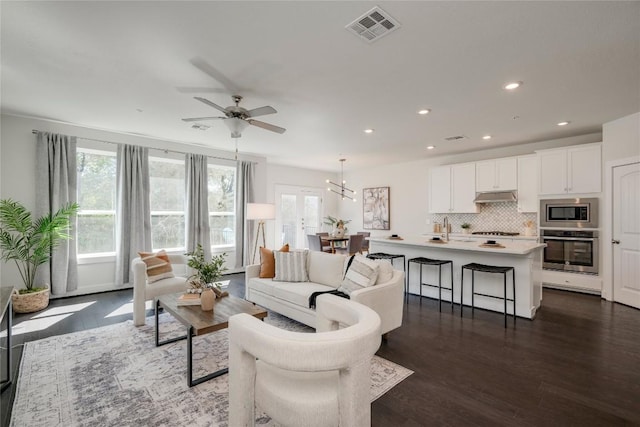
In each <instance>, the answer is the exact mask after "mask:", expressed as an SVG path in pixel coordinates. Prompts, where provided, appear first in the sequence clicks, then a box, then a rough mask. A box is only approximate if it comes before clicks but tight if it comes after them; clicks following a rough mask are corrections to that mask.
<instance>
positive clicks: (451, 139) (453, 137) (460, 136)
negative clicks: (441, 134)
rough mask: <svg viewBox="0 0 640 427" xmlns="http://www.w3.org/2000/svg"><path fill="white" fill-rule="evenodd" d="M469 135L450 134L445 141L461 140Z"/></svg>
mask: <svg viewBox="0 0 640 427" xmlns="http://www.w3.org/2000/svg"><path fill="white" fill-rule="evenodd" d="M466 138H467V137H466V136H464V135H456V136H450V137H448V138H445V141H459V140H461V139H466Z"/></svg>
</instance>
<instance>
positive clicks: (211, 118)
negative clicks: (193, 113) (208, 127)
mask: <svg viewBox="0 0 640 427" xmlns="http://www.w3.org/2000/svg"><path fill="white" fill-rule="evenodd" d="M217 119H226V117H190V118H188V119H182V121H183V122H200V121H203V120H217Z"/></svg>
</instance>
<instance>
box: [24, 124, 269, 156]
mask: <svg viewBox="0 0 640 427" xmlns="http://www.w3.org/2000/svg"><path fill="white" fill-rule="evenodd" d="M38 132H40V131H39V130H38V129H31V133H32V134H37V133H38ZM76 138H80V139H86V140H87V141H95V142H102V143H105V144H114V145H126V144H125V143H123V142H113V141H105V140H103V139H95V138H85V137H83V136H76ZM148 148H150V149H151V150H158V151H164V152H165V153H178V154H194V153H189V152H186V151H178V150H169V149H168V148H153V147H148ZM236 150H237V148H236ZM237 155H238V152H237V151H236V158H235V159H230V158H228V157H218V156H210V155H208V154H205V156H207V157H211V158H212V159H219V160H230V161H232V162H235V161H238V159H237ZM250 163H257V162H253V161H251V162H250Z"/></svg>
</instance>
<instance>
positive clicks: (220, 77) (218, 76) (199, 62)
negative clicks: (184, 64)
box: [190, 57, 241, 95]
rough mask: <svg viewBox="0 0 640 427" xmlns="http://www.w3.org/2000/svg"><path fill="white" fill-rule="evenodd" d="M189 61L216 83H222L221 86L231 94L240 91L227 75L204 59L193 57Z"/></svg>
mask: <svg viewBox="0 0 640 427" xmlns="http://www.w3.org/2000/svg"><path fill="white" fill-rule="evenodd" d="M190 62H191V63H192V64H193V65H194V66H195V67H196V68H198V69H199V70H200V71H202V72H203V73H205V74H207V75H209V76H211V77H212V78H213V79H214V80H216V81H217V82H218V83H220V84H222V86H224V87H225V88H226V89H227V90H228V91H229V93H231V94H232V95H233V94H236V93H240V92H241V91H240V88H239V87H238V86H236V85H235V84H234V83H233V82H232V81H231V80H229V78H227V76H225V75H224V74H222V73H221V72H220V71H219V70H217V69H216V68H215V67H213V66H212V65H211V64H209V63H208V62H207V61H205V60H204V59H202V58H200V57H195V58H193V59H192V60H191V61H190Z"/></svg>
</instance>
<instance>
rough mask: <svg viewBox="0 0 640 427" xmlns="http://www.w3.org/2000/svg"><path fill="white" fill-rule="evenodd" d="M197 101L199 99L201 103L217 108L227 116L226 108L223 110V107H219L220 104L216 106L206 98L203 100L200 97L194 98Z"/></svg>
mask: <svg viewBox="0 0 640 427" xmlns="http://www.w3.org/2000/svg"><path fill="white" fill-rule="evenodd" d="M194 98H195V99H197V100H198V101H200V102H203V103H205V104H207V105H208V106H210V107H213V108H215V109H216V110H219V111H222V112H223V113H224V114H225V115H226V114H227V110H226V108H222V107H221V106H219V105H218V104H214V103H213V102H211V101H209V100H208V99H206V98H201V97H199V96H194Z"/></svg>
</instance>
